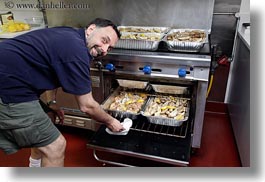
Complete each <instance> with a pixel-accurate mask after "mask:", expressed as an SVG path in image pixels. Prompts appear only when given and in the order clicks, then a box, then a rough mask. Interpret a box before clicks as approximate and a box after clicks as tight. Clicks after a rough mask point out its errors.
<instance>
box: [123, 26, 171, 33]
mask: <svg viewBox="0 0 265 182" xmlns="http://www.w3.org/2000/svg"><path fill="white" fill-rule="evenodd" d="M118 30H119V31H120V32H121V33H123V32H135V33H167V32H168V31H169V30H170V27H150V26H118Z"/></svg>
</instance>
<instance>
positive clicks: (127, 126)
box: [106, 118, 133, 135]
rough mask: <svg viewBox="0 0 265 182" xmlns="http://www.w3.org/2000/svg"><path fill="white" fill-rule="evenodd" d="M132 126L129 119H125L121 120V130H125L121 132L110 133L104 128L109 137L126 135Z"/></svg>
mask: <svg viewBox="0 0 265 182" xmlns="http://www.w3.org/2000/svg"><path fill="white" fill-rule="evenodd" d="M132 124H133V122H132V120H131V119H130V118H125V119H124V120H123V122H122V123H121V125H122V126H123V128H124V129H125V130H123V131H121V132H112V131H110V129H108V128H106V132H107V133H108V134H110V135H127V134H128V132H129V130H130V128H131V127H132Z"/></svg>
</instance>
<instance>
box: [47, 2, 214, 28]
mask: <svg viewBox="0 0 265 182" xmlns="http://www.w3.org/2000/svg"><path fill="white" fill-rule="evenodd" d="M43 2H44V4H49V3H50V4H51V3H53V4H59V3H61V4H64V5H67V6H68V5H78V6H80V7H81V8H76V9H71V8H64V9H63V8H60V9H59V8H49V9H46V12H47V20H48V26H49V27H53V26H60V25H66V26H74V27H84V26H86V25H87V24H88V23H89V22H90V21H91V20H92V19H94V18H96V17H101V18H107V19H110V20H112V21H113V22H114V23H116V24H117V25H136V26H146V25H148V26H169V27H174V28H196V29H207V30H210V29H211V25H212V16H213V8H214V0H199V1H198V0H188V1H187V0H163V1H161V0H133V1H131V0H97V1H95V0H76V1H75V0H43ZM82 5H83V7H82Z"/></svg>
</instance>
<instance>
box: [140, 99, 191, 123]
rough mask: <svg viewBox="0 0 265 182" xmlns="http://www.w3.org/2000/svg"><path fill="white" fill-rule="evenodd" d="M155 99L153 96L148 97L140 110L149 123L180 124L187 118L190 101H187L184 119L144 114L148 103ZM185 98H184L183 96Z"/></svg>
mask: <svg viewBox="0 0 265 182" xmlns="http://www.w3.org/2000/svg"><path fill="white" fill-rule="evenodd" d="M154 99H155V96H153V97H149V99H148V101H147V102H146V104H145V106H144V108H143V110H142V111H141V112H140V113H141V114H142V115H143V116H145V117H146V118H147V120H148V121H149V122H150V123H153V124H159V125H166V126H181V125H182V124H183V123H184V122H185V121H187V120H188V119H189V111H190V102H189V101H188V102H187V104H188V106H187V108H186V111H185V115H184V119H182V120H177V119H172V118H165V117H160V116H147V115H145V114H144V112H145V110H146V109H147V107H148V105H150V104H151V103H152V101H153V100H154ZM183 99H185V98H183Z"/></svg>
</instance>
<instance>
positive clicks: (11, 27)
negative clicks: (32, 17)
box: [0, 21, 30, 33]
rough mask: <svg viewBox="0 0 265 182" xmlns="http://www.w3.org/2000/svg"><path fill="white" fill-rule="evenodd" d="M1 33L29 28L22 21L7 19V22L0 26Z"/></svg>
mask: <svg viewBox="0 0 265 182" xmlns="http://www.w3.org/2000/svg"><path fill="white" fill-rule="evenodd" d="M0 28H1V29H2V31H1V33H14V32H21V31H26V30H30V25H29V24H27V23H24V22H18V21H9V22H8V23H6V24H4V25H2V26H0Z"/></svg>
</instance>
